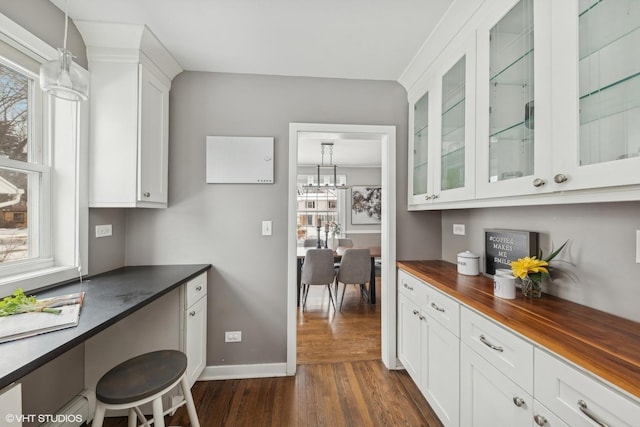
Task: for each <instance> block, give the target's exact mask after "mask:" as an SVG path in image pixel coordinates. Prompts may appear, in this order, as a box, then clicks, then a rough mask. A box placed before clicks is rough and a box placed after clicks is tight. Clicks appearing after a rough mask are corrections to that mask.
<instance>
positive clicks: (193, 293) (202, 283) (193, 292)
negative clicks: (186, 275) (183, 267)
mask: <svg viewBox="0 0 640 427" xmlns="http://www.w3.org/2000/svg"><path fill="white" fill-rule="evenodd" d="M186 286H187V298H186V299H185V305H184V308H189V307H191V306H192V305H193V304H195V303H196V302H197V301H198V300H199V299H200V298H202V297H203V296H205V295H206V294H207V273H202V274H201V275H199V276H198V277H195V278H193V279H191V280H189V281H188V282H187V285H186Z"/></svg>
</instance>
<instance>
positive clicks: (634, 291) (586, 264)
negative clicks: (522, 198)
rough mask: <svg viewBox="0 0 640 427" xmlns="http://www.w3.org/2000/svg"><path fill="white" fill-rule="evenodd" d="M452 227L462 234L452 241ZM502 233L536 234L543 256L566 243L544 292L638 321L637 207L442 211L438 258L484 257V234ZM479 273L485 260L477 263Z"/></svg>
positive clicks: (639, 212)
mask: <svg viewBox="0 0 640 427" xmlns="http://www.w3.org/2000/svg"><path fill="white" fill-rule="evenodd" d="M453 224H465V225H466V235H465V236H457V235H456V236H454V235H453V233H452V227H453ZM486 228H506V229H517V230H528V231H536V232H538V233H540V248H541V249H542V251H543V253H544V254H545V255H547V254H549V253H550V252H551V251H552V250H553V249H555V248H557V247H559V246H560V245H561V244H562V243H563V242H564V241H565V240H569V244H568V245H567V248H565V249H564V250H563V251H562V252H561V253H560V254H559V255H558V257H557V258H556V259H557V260H561V261H560V262H556V263H552V265H553V266H554V271H553V278H554V279H553V282H552V283H546V286H545V289H546V291H548V292H550V293H552V294H555V295H558V296H560V297H562V298H566V299H569V300H572V301H575V302H578V303H580V304H584V305H588V306H590V307H593V308H596V309H599V310H603V311H607V312H609V313H613V314H616V315H619V316H622V317H626V318H628V319H632V320H635V321H640V310H638V283H639V282H640V279H639V278H640V264H637V263H636V262H635V257H636V253H635V233H636V230H640V202H626V203H593V204H580V205H557V206H529V207H509V208H491V209H469V210H457V211H447V212H443V214H442V258H443V259H445V260H447V261H451V262H456V254H457V253H458V252H461V251H463V250H467V249H469V250H471V251H472V252H475V253H477V254H479V255H480V254H482V255H483V254H484V230H485V229H486ZM481 266H482V268H481V270H482V271H483V270H484V268H483V267H484V256H483V258H482V260H481Z"/></svg>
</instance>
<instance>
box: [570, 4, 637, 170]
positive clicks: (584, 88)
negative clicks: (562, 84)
mask: <svg viewBox="0 0 640 427" xmlns="http://www.w3.org/2000/svg"><path fill="white" fill-rule="evenodd" d="M578 7H579V10H578V17H579V18H578V29H579V47H578V51H579V61H580V68H579V70H580V71H579V73H580V75H579V82H580V85H579V97H580V152H579V156H580V162H579V164H580V166H586V165H592V164H596V163H602V162H611V161H616V160H622V159H627V158H630V157H638V156H640V48H639V47H640V30H639V29H640V2H639V1H637V0H636V1H634V0H608V1H598V0H580V1H579V6H578Z"/></svg>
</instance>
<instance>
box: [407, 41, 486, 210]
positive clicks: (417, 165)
mask: <svg viewBox="0 0 640 427" xmlns="http://www.w3.org/2000/svg"><path fill="white" fill-rule="evenodd" d="M419 87H420V89H419V90H418V91H416V92H414V93H417V94H418V96H417V97H416V98H417V99H412V98H411V96H410V97H409V100H410V110H409V116H410V118H409V120H410V123H411V129H412V132H411V134H410V137H409V164H410V165H411V167H410V168H409V205H410V206H414V207H416V208H420V206H421V205H425V204H437V203H440V202H450V201H457V200H468V199H470V198H472V197H473V194H474V182H475V180H474V173H475V172H474V171H475V161H474V157H475V111H474V105H475V38H474V37H467V38H460V39H456V40H453V41H452V42H451V43H450V44H449V46H448V49H447V51H446V53H445V54H443V55H442V56H441V57H440V58H439V60H438V63H437V65H436V67H434V70H433V71H431V72H429V73H428V74H426V75H425V77H424V78H423V79H422V80H421V82H420V84H419Z"/></svg>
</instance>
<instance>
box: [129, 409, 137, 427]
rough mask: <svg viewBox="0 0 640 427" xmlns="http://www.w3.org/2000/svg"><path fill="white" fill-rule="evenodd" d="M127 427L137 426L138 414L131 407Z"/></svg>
mask: <svg viewBox="0 0 640 427" xmlns="http://www.w3.org/2000/svg"><path fill="white" fill-rule="evenodd" d="M128 427H138V414H136V411H135V410H134V409H133V408H129V424H128Z"/></svg>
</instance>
